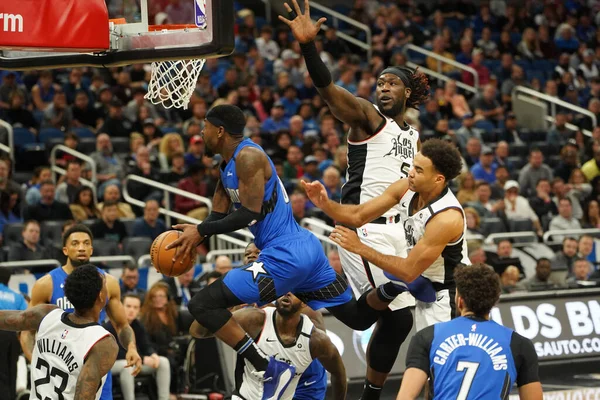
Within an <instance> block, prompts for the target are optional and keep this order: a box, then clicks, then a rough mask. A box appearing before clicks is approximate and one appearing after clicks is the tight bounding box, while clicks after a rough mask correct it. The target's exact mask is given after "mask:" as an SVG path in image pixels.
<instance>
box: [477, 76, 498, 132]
mask: <svg viewBox="0 0 600 400" xmlns="http://www.w3.org/2000/svg"><path fill="white" fill-rule="evenodd" d="M471 109H473V110H475V116H476V117H477V118H479V119H486V120H488V121H490V122H492V123H494V124H496V123H497V122H498V121H500V120H502V119H504V109H503V108H502V106H501V105H500V103H499V102H498V100H496V87H495V86H494V85H492V84H488V85H485V86H484V88H483V94H482V95H480V96H477V97H475V99H474V100H473V104H472V106H471Z"/></svg>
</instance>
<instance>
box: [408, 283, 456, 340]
mask: <svg viewBox="0 0 600 400" xmlns="http://www.w3.org/2000/svg"><path fill="white" fill-rule="evenodd" d="M453 296H454V293H453V292H450V291H449V290H448V289H442V290H439V291H438V292H437V293H436V301H435V302H434V303H425V302H422V301H419V300H416V306H415V329H416V330H417V332H418V331H420V330H421V329H423V328H427V327H428V326H431V325H433V324H437V323H438V322H447V321H450V320H451V319H452V309H453V308H454V298H453Z"/></svg>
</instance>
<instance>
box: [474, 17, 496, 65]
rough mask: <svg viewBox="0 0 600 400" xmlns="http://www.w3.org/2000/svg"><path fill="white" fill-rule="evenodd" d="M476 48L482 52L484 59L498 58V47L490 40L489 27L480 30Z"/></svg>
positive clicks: (490, 30)
mask: <svg viewBox="0 0 600 400" xmlns="http://www.w3.org/2000/svg"><path fill="white" fill-rule="evenodd" d="M488 10H489V9H488ZM477 47H478V48H480V49H482V50H483V54H484V55H485V57H486V58H499V57H500V52H499V51H498V45H497V44H496V42H495V41H494V40H492V29H491V28H490V27H489V26H484V27H483V29H482V30H481V38H480V39H479V40H478V41H477Z"/></svg>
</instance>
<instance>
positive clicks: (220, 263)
mask: <svg viewBox="0 0 600 400" xmlns="http://www.w3.org/2000/svg"><path fill="white" fill-rule="evenodd" d="M232 268H233V265H232V264H231V258H229V257H228V256H225V255H221V256H217V258H215V271H216V272H218V273H220V274H222V275H225V274H226V273H228V272H229V271H231V269H232Z"/></svg>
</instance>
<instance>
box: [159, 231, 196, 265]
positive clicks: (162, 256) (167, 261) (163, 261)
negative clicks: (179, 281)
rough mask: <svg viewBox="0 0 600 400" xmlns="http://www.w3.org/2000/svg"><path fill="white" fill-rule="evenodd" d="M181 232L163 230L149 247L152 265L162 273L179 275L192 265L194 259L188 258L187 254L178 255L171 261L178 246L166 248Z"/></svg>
mask: <svg viewBox="0 0 600 400" xmlns="http://www.w3.org/2000/svg"><path fill="white" fill-rule="evenodd" d="M181 233H182V232H180V231H175V230H171V231H166V232H163V233H161V234H160V235H158V236H157V237H156V239H154V242H153V243H152V247H151V248H150V258H151V259H152V265H154V267H155V268H156V269H157V270H158V271H160V272H161V273H162V274H163V275H167V276H179V275H181V274H185V273H186V272H188V271H189V270H190V268H192V267H193V266H194V260H193V259H192V258H190V257H189V255H188V254H184V255H182V256H179V257H178V258H177V259H176V260H175V262H173V257H175V253H176V252H177V249H178V248H177V247H176V248H173V249H170V250H167V249H166V247H167V245H168V244H169V243H173V242H174V241H175V240H177V238H179V235H181ZM181 261H183V262H181Z"/></svg>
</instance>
